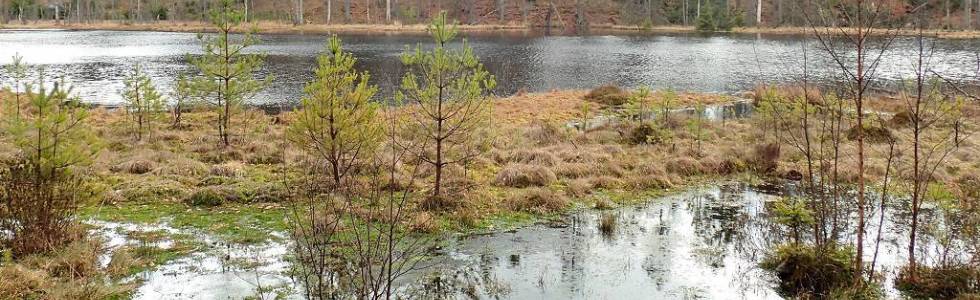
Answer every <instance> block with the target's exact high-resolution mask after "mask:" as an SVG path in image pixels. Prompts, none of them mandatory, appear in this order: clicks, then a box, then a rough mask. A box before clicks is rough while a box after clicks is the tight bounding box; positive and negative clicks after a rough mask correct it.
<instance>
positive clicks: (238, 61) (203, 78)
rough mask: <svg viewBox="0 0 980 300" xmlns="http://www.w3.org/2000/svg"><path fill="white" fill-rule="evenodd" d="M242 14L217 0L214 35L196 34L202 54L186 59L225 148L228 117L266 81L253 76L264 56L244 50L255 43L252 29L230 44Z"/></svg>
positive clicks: (228, 138) (227, 2)
mask: <svg viewBox="0 0 980 300" xmlns="http://www.w3.org/2000/svg"><path fill="white" fill-rule="evenodd" d="M244 16H245V15H244V13H243V12H242V10H239V9H237V8H236V7H235V4H234V1H233V0H221V1H220V2H219V3H218V5H217V7H215V9H214V10H212V11H211V16H210V17H211V19H210V21H211V25H212V26H213V27H214V29H215V30H216V31H217V33H216V34H214V35H204V34H199V35H198V39H199V40H200V41H201V43H202V44H203V45H204V54H203V55H201V56H190V57H189V59H188V60H190V62H191V64H193V65H194V66H195V67H197V69H198V70H199V71H200V76H198V77H197V78H195V79H194V83H193V84H194V87H195V90H196V92H197V93H199V94H201V95H202V97H201V98H202V99H204V100H205V101H206V102H207V103H209V104H210V105H212V106H214V107H215V108H216V110H217V113H218V119H217V120H216V122H215V127H216V128H217V129H218V137H219V138H220V139H221V143H222V145H224V146H225V147H227V146H229V145H230V144H231V126H232V122H231V119H232V116H233V114H235V113H236V112H237V111H238V110H239V109H241V106H242V105H243V104H244V102H245V100H246V99H247V98H249V97H251V96H253V95H255V94H256V93H258V92H259V91H260V90H262V89H263V88H264V87H265V86H266V85H267V83H268V80H269V79H270V78H268V77H266V78H265V80H258V79H256V78H255V73H256V71H258V69H259V68H261V67H262V64H263V61H264V56H263V55H260V54H248V53H245V51H246V50H247V49H248V48H249V47H251V46H253V45H255V44H257V43H258V42H259V40H258V38H256V37H255V35H254V33H255V28H254V27H252V28H251V29H249V30H247V31H245V33H244V34H243V35H242V36H241V37H240V39H236V40H237V43H235V41H232V38H233V36H232V31H234V30H236V29H240V28H241V26H242V21H243V20H244Z"/></svg>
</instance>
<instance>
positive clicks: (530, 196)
mask: <svg viewBox="0 0 980 300" xmlns="http://www.w3.org/2000/svg"><path fill="white" fill-rule="evenodd" d="M505 203H506V207H507V208H508V209H510V210H513V211H524V212H531V213H539V214H546V213H552V212H559V211H562V210H564V209H565V208H566V207H568V204H569V200H568V198H566V197H565V195H564V194H562V193H561V192H556V191H552V190H550V189H546V188H529V189H523V190H516V191H514V192H512V193H511V195H510V196H509V197H508V198H507V199H506V200H505Z"/></svg>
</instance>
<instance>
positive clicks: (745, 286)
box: [686, 184, 781, 293]
mask: <svg viewBox="0 0 980 300" xmlns="http://www.w3.org/2000/svg"><path fill="white" fill-rule="evenodd" d="M715 192H716V193H715ZM765 198H766V196H765V195H762V194H759V193H757V192H755V191H753V190H751V189H750V188H749V187H748V186H747V185H744V184H726V185H721V186H719V187H718V189H717V190H716V191H707V192H698V193H696V194H694V196H693V197H692V198H691V199H690V200H689V201H687V203H686V204H687V209H688V210H689V211H690V212H691V216H692V227H693V230H694V236H695V237H696V239H695V242H694V245H692V246H693V247H694V249H693V251H694V253H693V255H694V256H695V258H696V259H698V261H699V262H701V263H704V264H706V265H708V266H711V267H712V268H715V269H722V268H726V267H727V268H729V269H731V270H734V272H736V273H737V276H732V277H731V278H732V282H731V283H732V284H733V286H736V287H738V288H739V290H740V291H742V292H743V293H748V292H753V291H760V290H765V289H767V288H768V287H767V286H766V285H765V284H766V282H765V281H764V280H756V279H758V278H760V277H761V276H762V275H761V273H762V271H761V270H759V269H758V267H757V266H756V264H757V262H758V261H760V260H761V259H762V256H763V255H764V254H765V253H766V252H765V251H766V249H771V248H772V247H773V246H774V245H775V244H776V243H778V241H779V240H780V239H781V235H780V234H779V232H778V231H776V230H774V229H775V228H777V226H775V224H774V223H773V222H771V221H770V220H769V218H768V216H767V213H766V211H767V210H766V201H765ZM726 258H734V259H738V260H737V261H739V262H742V263H738V264H737V265H734V266H725V261H726Z"/></svg>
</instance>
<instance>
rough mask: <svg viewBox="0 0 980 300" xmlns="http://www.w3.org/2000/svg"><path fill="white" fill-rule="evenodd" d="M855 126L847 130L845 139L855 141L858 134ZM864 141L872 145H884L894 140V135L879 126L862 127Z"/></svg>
mask: <svg viewBox="0 0 980 300" xmlns="http://www.w3.org/2000/svg"><path fill="white" fill-rule="evenodd" d="M859 131H860V130H859V129H858V127H857V126H854V127H851V129H848V130H847V139H849V140H852V141H856V140H857V138H858V132H859ZM864 140H865V141H867V142H868V143H872V144H884V143H888V142H891V141H894V140H895V135H894V134H892V131H891V130H888V128H885V127H881V126H873V125H864Z"/></svg>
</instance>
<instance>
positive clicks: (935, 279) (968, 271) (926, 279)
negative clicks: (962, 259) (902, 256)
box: [895, 265, 980, 299]
mask: <svg viewBox="0 0 980 300" xmlns="http://www.w3.org/2000/svg"><path fill="white" fill-rule="evenodd" d="M895 287H896V288H898V289H899V290H900V291H902V292H903V293H904V294H905V295H906V296H910V297H912V298H915V299H974V298H970V297H978V296H980V270H978V269H977V267H976V266H975V265H973V266H971V265H950V266H939V267H931V266H923V265H919V266H917V267H916V272H915V276H914V277H913V276H912V275H911V272H910V270H909V268H908V267H907V266H906V267H904V268H902V269H901V270H900V271H899V273H898V278H897V279H896V280H895Z"/></svg>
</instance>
